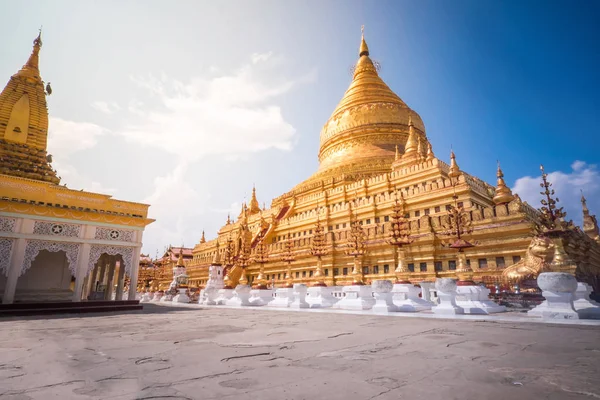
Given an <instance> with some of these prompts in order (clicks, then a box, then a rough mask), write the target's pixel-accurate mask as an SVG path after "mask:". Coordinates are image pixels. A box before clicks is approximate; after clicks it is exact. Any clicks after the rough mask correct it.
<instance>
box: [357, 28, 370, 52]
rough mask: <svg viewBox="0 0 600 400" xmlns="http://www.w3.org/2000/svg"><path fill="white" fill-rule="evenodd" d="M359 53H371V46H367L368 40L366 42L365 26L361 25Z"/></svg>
mask: <svg viewBox="0 0 600 400" xmlns="http://www.w3.org/2000/svg"><path fill="white" fill-rule="evenodd" d="M358 55H359V56H360V57H362V56H368V55H369V47H368V46H367V42H365V26H364V25H363V26H361V27H360V48H359V49H358Z"/></svg>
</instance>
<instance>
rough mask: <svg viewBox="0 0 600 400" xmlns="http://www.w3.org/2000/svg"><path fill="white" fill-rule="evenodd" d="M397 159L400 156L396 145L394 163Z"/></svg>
mask: <svg viewBox="0 0 600 400" xmlns="http://www.w3.org/2000/svg"><path fill="white" fill-rule="evenodd" d="M398 158H400V155H399V153H398V145H396V155H395V156H394V161H398Z"/></svg>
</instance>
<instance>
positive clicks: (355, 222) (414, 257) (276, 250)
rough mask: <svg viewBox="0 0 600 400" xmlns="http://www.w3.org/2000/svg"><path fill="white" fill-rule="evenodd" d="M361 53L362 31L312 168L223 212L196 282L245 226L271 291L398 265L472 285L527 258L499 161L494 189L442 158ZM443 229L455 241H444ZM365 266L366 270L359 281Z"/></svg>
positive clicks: (254, 272) (198, 260)
mask: <svg viewBox="0 0 600 400" xmlns="http://www.w3.org/2000/svg"><path fill="white" fill-rule="evenodd" d="M369 54H370V49H369V47H368V46H367V43H366V41H365V38H364V35H362V37H361V40H360V47H359V57H358V61H357V63H356V65H355V68H354V71H353V76H352V81H351V82H350V85H349V87H348V90H347V91H346V92H345V94H344V95H343V97H342V99H341V100H340V102H339V104H338V105H337V107H336V108H335V110H334V111H333V113H332V114H331V117H330V118H329V120H328V121H327V122H326V123H325V124H324V126H323V128H322V130H321V134H320V148H319V153H318V158H319V167H318V169H317V171H316V172H315V173H314V174H313V175H311V176H310V177H309V178H308V179H306V180H305V181H303V182H301V183H299V184H298V185H296V186H294V187H293V188H292V189H291V190H290V191H289V192H287V193H284V194H282V195H280V196H278V197H276V198H274V199H273V200H272V202H271V204H270V206H269V207H266V208H265V209H264V210H260V208H259V207H257V205H258V204H259V203H258V199H257V190H256V188H254V187H253V189H252V199H251V201H250V203H249V207H246V206H244V207H242V211H243V212H241V213H240V216H239V217H238V218H237V220H235V221H232V220H230V219H228V221H227V223H226V224H224V225H223V226H222V227H221V229H220V230H219V231H218V232H217V234H216V237H215V238H214V239H211V240H206V241H205V242H201V243H198V244H197V245H196V247H195V248H194V261H193V262H192V263H190V264H189V265H188V271H189V274H190V275H192V276H193V277H194V279H196V280H199V281H200V282H201V284H202V283H206V280H207V278H208V266H209V265H210V263H211V260H212V254H213V253H214V252H215V246H216V242H217V240H219V241H221V243H223V241H224V240H226V239H227V238H228V237H232V238H233V240H234V241H235V243H239V242H240V240H241V238H242V235H245V233H244V232H245V231H244V229H243V227H247V230H246V231H247V232H250V234H251V235H250V236H251V239H250V240H249V243H250V244H251V246H256V243H257V240H258V239H257V238H259V237H260V238H261V239H260V240H262V241H263V243H264V245H265V246H266V247H267V249H268V252H269V254H270V256H271V257H270V262H269V263H268V264H265V265H264V271H263V272H262V275H264V274H267V276H269V277H270V279H272V280H274V281H275V284H276V286H288V287H289V286H291V285H293V284H294V283H305V284H311V283H315V284H316V283H318V284H320V283H321V282H322V283H323V284H326V285H327V286H343V285H349V284H352V283H353V282H354V281H355V280H356V281H357V282H360V281H362V282H365V281H366V282H369V281H372V280H375V279H390V280H394V279H396V278H397V276H396V269H397V268H396V265H395V264H396V262H397V260H400V261H401V262H400V261H398V264H399V268H400V271H399V272H401V273H402V275H401V278H402V280H404V281H410V282H412V283H418V282H421V281H424V280H429V281H431V280H434V279H435V278H437V277H452V278H454V277H456V276H457V275H459V276H460V277H462V278H464V279H466V280H469V279H472V280H473V281H476V282H479V281H482V280H483V278H484V277H495V278H500V276H501V274H502V270H504V268H506V267H510V266H512V265H513V264H515V263H517V261H518V260H519V259H520V258H523V257H525V254H526V252H527V249H528V247H529V245H530V242H531V236H533V235H534V234H535V231H534V229H533V224H534V222H535V221H538V220H539V218H540V212H538V211H537V210H535V209H534V208H533V207H531V206H530V205H529V204H527V203H524V202H522V201H521V200H520V198H519V197H518V195H517V194H512V193H511V192H510V189H509V188H508V186H507V185H506V183H505V182H504V175H503V173H502V170H501V169H500V168H499V166H498V167H497V170H496V172H497V177H498V181H497V185H496V186H492V185H489V184H487V183H486V182H484V181H482V180H481V179H479V178H477V177H475V176H473V175H470V174H468V173H467V172H465V171H461V170H460V168H459V166H458V163H457V162H456V157H455V155H454V152H451V157H450V160H449V163H446V162H444V161H443V160H441V159H439V158H437V157H436V156H435V154H434V152H433V146H432V143H431V142H430V141H429V139H428V137H427V135H426V131H425V126H424V124H423V121H422V119H421V117H420V116H419V114H418V113H417V112H415V111H414V110H412V109H410V108H409V107H408V106H407V105H406V103H404V101H402V100H401V99H400V97H398V96H397V95H396V94H395V93H394V92H392V90H391V89H390V88H389V87H388V86H387V85H386V84H385V83H384V82H383V80H382V79H381V77H380V76H379V74H378V71H377V67H376V65H375V64H374V63H373V61H372V60H371V58H370V56H369ZM490 167H491V168H493V167H495V166H490ZM396 192H397V194H396ZM400 198H402V199H403V202H404V212H405V214H404V217H405V223H403V224H402V226H403V227H402V228H401V229H400V230H401V231H402V232H404V233H405V232H406V231H409V232H410V235H409V237H410V243H406V244H403V245H402V246H401V254H397V253H398V251H397V250H398V246H397V245H394V244H392V243H391V242H390V241H389V239H390V235H391V234H392V233H393V232H394V231H396V230H398V229H397V228H398V220H397V219H394V218H395V217H394V215H395V214H397V213H398V212H399V209H398V207H399V206H397V205H396V200H397V199H398V200H399V199H400ZM244 210H245V211H244ZM390 217H391V218H390ZM589 220H590V218H587V219H586V221H589ZM456 222H459V224H458V226H459V227H460V229H458V228H457V227H456V225H457V224H456ZM317 224H320V225H321V226H322V228H323V237H324V240H325V241H326V243H327V245H326V247H327V251H326V252H324V254H322V255H321V256H320V259H319V256H317V254H316V253H315V252H314V247H315V245H314V242H315V231H316V229H315V228H316V226H317ZM361 224H362V225H361ZM588 225H589V224H588ZM353 227H354V230H355V231H354V232H353V230H352V229H353ZM358 229H360V230H361V231H362V233H361V237H362V239H361V242H362V243H363V246H362V250H364V253H363V254H362V255H361V256H360V257H358V256H357V257H355V256H353V255H351V254H348V248H347V246H346V245H347V243H349V242H353V241H355V239H353V235H355V236H356V235H357V233H358ZM592 229H593V228H592ZM592 229H588V231H589V232H590V234H593V232H592ZM450 231H452V232H453V233H452V235H451V236H452V237H453V241H452V242H451V243H452V244H456V246H443V245H442V244H443V243H444V242H445V241H447V237H448V235H447V234H448V233H449V232H450ZM458 232H460V238H458V237H457V236H458V234H457V233H458ZM586 232H587V231H586ZM404 233H403V234H404ZM403 234H402V235H400V237H402V236H403ZM465 235H466V236H465ZM574 235H575V236H576V237H578V238H579V237H582V236H585V237H586V238H588V236H587V235H583V233H577V232H575V233H574ZM355 236H354V237H355ZM465 237H468V240H469V241H467V240H466V239H465ZM588 239H589V238H588ZM320 240H321V239H318V240H317V241H320ZM588 241H589V242H590V243H588ZM357 243H358V242H357ZM473 243H476V244H477V246H476V247H473V248H470V247H469V248H470V250H469V251H468V253H465V252H464V251H458V252H457V249H458V247H457V246H463V247H462V248H463V249H464V248H465V247H464V245H466V244H473ZM569 243H570V244H568V245H566V247H565V249H566V250H565V251H566V252H567V253H568V252H571V253H570V254H573V251H574V250H573V248H575V247H574V246H575V245H576V244H577V243H579V242H578V241H577V240H571V241H570V242H569ZM581 243H583V244H581V245H579V244H577V246H578V247H576V248H577V249H579V250H577V251H579V252H580V253H581V249H582V248H583V247H582V246H592V248H595V247H593V246H596V245H597V242H594V241H593V240H592V239H589V240H587V239H586V241H585V242H581ZM390 244H392V245H390ZM319 246H320V245H319ZM319 246H317V247H319ZM357 247H360V246H358V245H357ZM563 247H564V246H563ZM362 250H361V251H362ZM319 253H320V252H319ZM588 253H589V254H591V255H592V256H591V259H593V262H590V263H589V264H592V265H595V264H594V263H597V262H598V261H597V260H600V253H598V252H594V251H589V252H588ZM315 257H317V268H316V270H315V265H314V263H315ZM359 261H360V262H359ZM292 262H293V264H294V271H293V272H294V275H293V276H292ZM469 264H470V265H471V266H470V267H469ZM582 265H583V264H582ZM349 266H352V268H349ZM363 268H364V269H365V272H367V271H368V273H365V275H364V277H363V276H362V272H363V271H362V269H363ZM409 269H410V271H409ZM589 269H590V270H592V271H597V269H594V268H592V267H590V268H589ZM260 270H261V268H260V266H259V265H258V264H256V263H255V264H252V265H249V266H248V267H247V268H246V272H247V274H248V276H249V277H250V278H254V279H256V278H257V276H258V275H259V274H260V273H261V272H260ZM350 271H351V272H350ZM311 272H316V274H315V276H311V275H312V274H311ZM353 272H356V273H354V274H353ZM239 277H240V271H239V266H238V265H236V266H235V267H233V268H229V269H227V275H226V281H227V282H229V284H230V285H231V286H232V287H235V284H237V283H238V280H239Z"/></svg>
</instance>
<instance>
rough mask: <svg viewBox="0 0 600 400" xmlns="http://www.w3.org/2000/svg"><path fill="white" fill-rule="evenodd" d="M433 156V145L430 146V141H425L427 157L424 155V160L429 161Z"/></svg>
mask: <svg viewBox="0 0 600 400" xmlns="http://www.w3.org/2000/svg"><path fill="white" fill-rule="evenodd" d="M434 158H435V155H434V154H433V147H432V146H431V142H429V141H428V142H427V157H426V161H431V160H433V159H434Z"/></svg>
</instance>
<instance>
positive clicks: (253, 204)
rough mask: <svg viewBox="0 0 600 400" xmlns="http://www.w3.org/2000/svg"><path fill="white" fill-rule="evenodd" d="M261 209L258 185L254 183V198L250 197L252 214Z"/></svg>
mask: <svg viewBox="0 0 600 400" xmlns="http://www.w3.org/2000/svg"><path fill="white" fill-rule="evenodd" d="M259 211H260V204H258V200H257V199H256V186H254V185H252V198H251V199H250V214H251V215H252V214H256V213H257V212H259Z"/></svg>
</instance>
